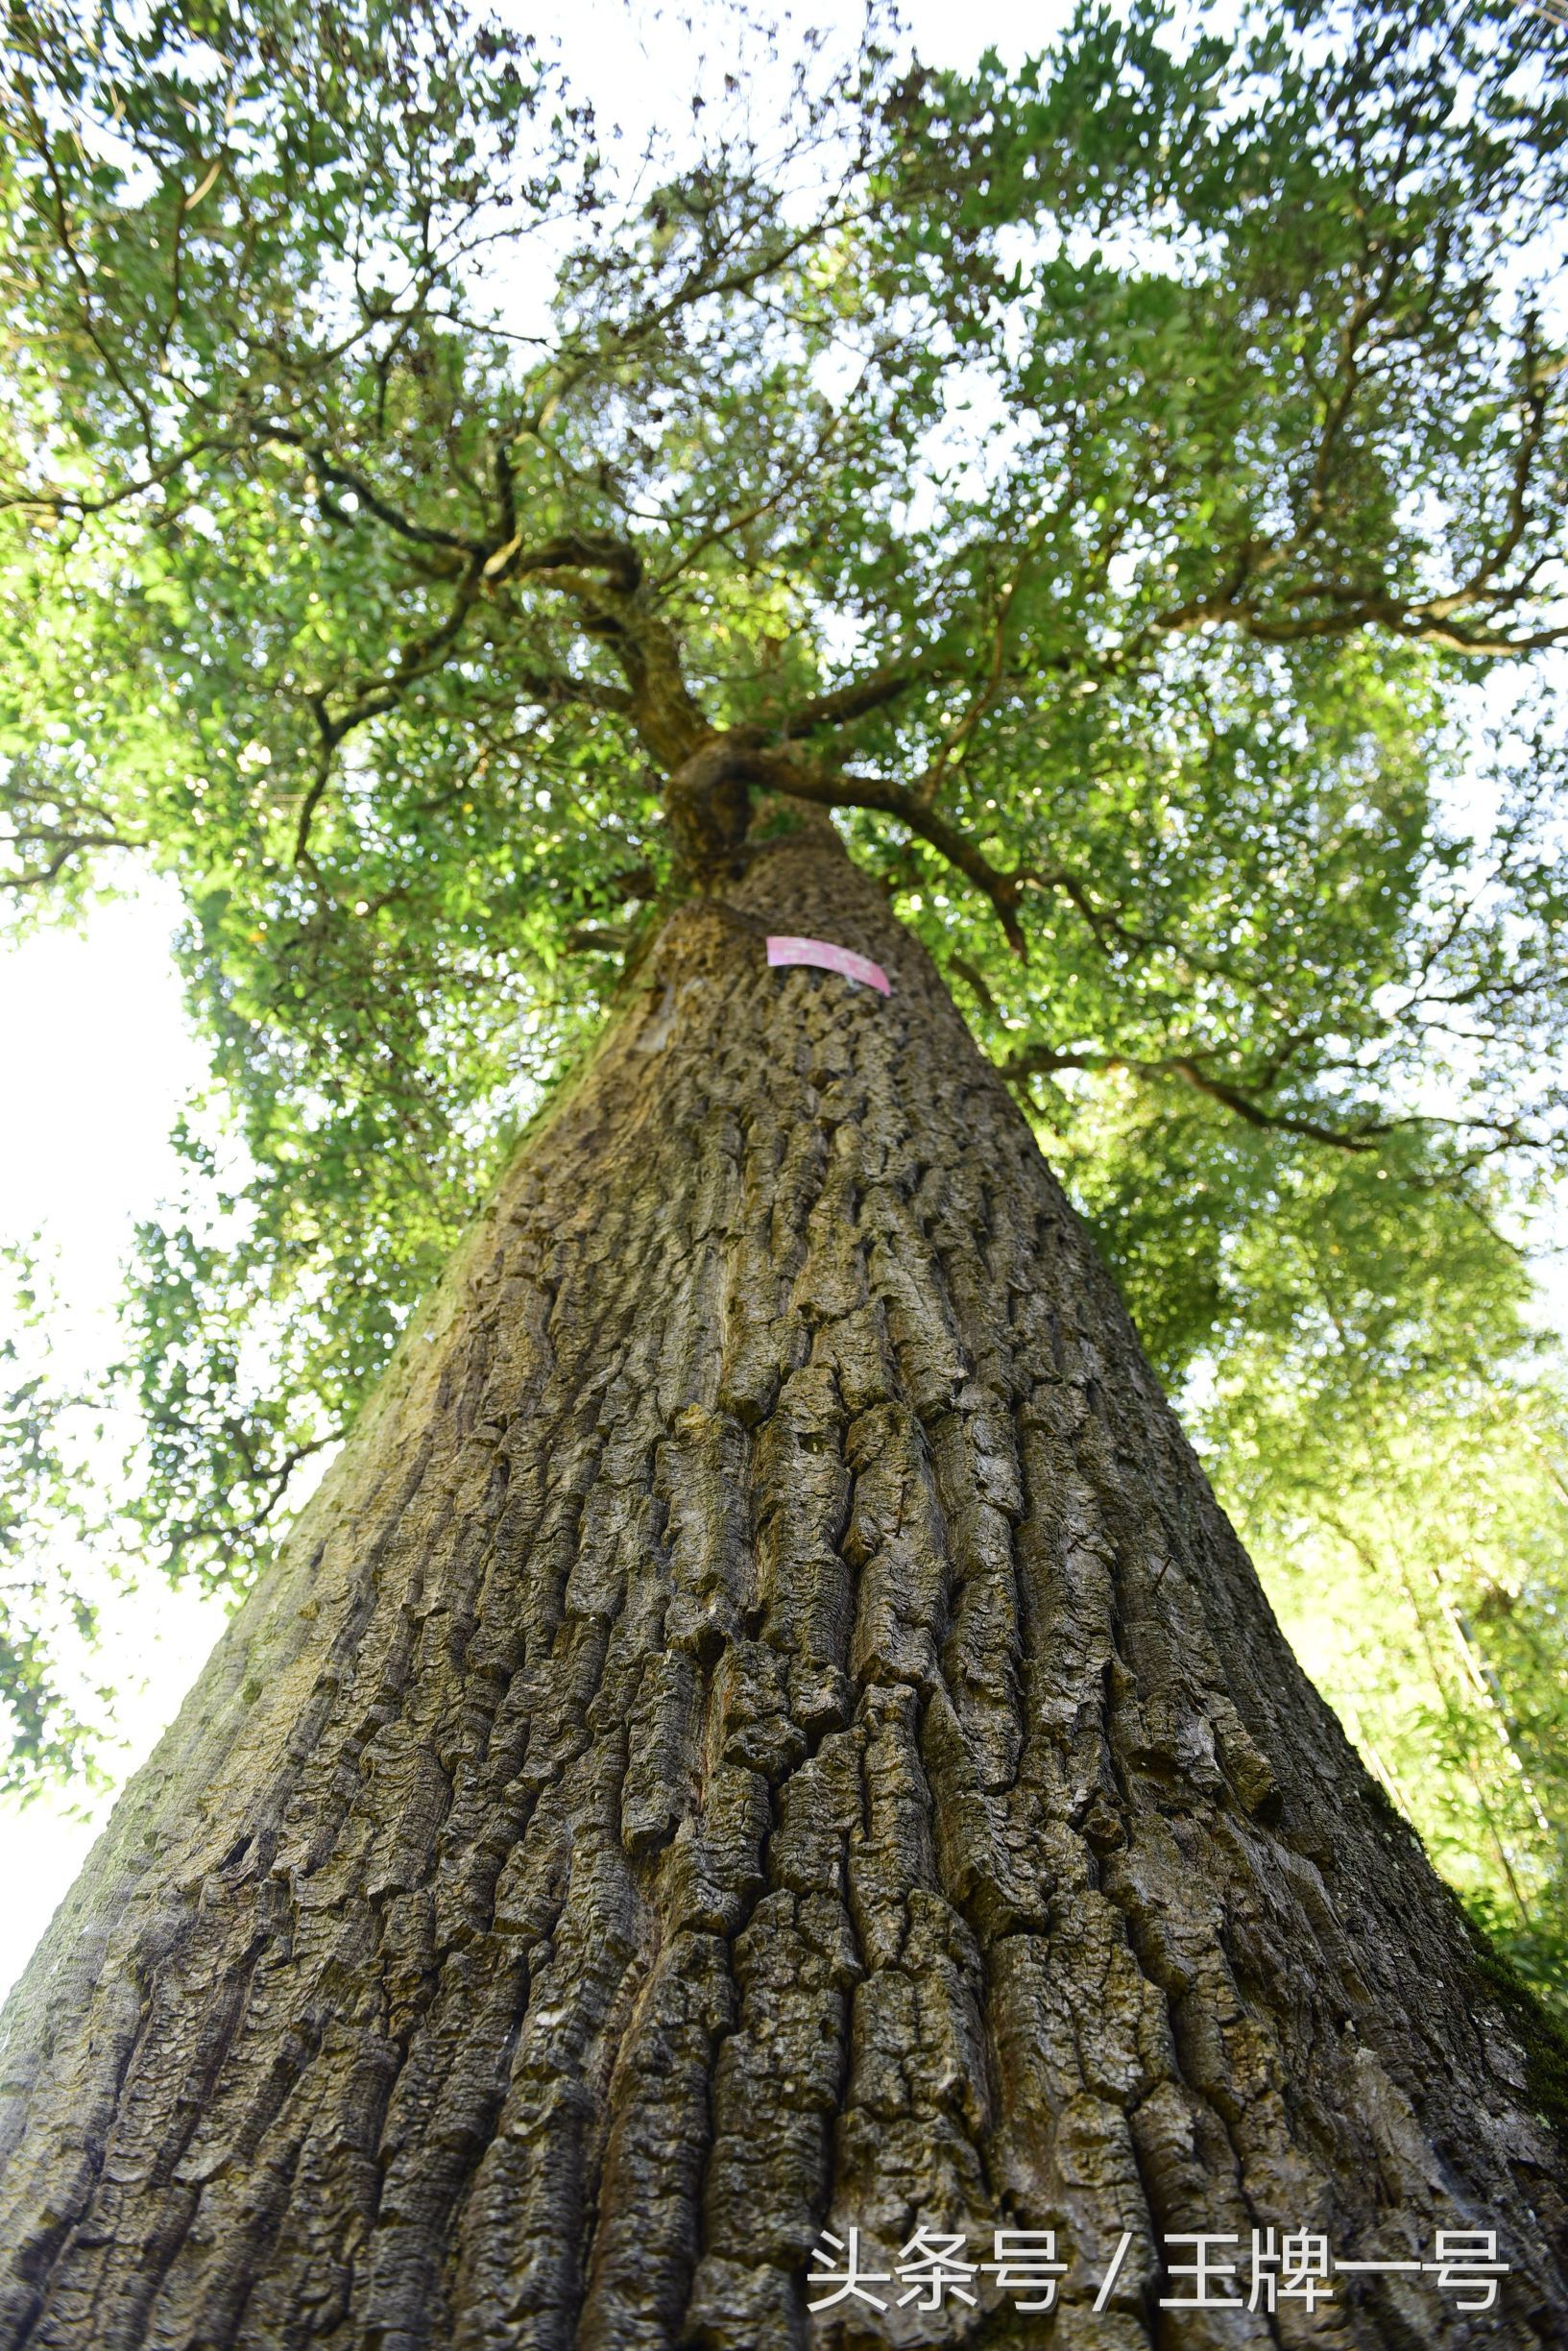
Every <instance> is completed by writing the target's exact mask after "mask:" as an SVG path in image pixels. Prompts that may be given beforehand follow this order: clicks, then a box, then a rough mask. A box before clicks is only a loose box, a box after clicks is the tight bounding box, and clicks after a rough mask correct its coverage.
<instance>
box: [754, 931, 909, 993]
mask: <svg viewBox="0 0 1568 2351" xmlns="http://www.w3.org/2000/svg"><path fill="white" fill-rule="evenodd" d="M767 959H768V961H769V962H770V963H815V964H816V965H817V966H818V967H819V969H821V970H822V971H835V972H842V973H843V975H844V977H845V979H846V980H858V981H859V982H861V984H862V985H863V986H865V987H874V988H880V990H881V992H882V994H883V995H884V996H890V995H891V994H892V992H893V991H892V987H891V985H890V983H889V982H888V977H887V974H886V973H885V972H884V971H883V969H882V967H881V965H880V963H873V961H872V960H871V957H869V956H863V955H856V953H855V950H854V949H853V948H852V947H835V946H834V945H833V942H832V939H808V938H776V937H774V936H773V935H772V933H769V936H768V943H767Z"/></svg>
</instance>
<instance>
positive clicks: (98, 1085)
mask: <svg viewBox="0 0 1568 2351" xmlns="http://www.w3.org/2000/svg"><path fill="white" fill-rule="evenodd" d="M839 6H840V8H841V9H843V13H844V21H845V23H846V24H848V22H849V21H850V16H851V13H852V12H851V11H850V10H849V9H848V7H847V6H846V5H845V0H839ZM542 13H543V22H547V21H548V20H549V18H550V17H552V16H555V17H556V21H557V22H559V23H560V25H561V26H562V29H563V38H564V46H565V47H566V49H567V57H568V62H569V63H577V62H579V61H581V68H582V79H583V81H584V83H585V84H586V85H590V86H591V88H592V90H593V94H594V96H595V99H596V102H597V104H598V107H599V111H600V116H601V121H602V120H605V119H609V120H612V121H618V122H619V123H620V124H621V125H622V127H623V128H624V129H625V130H626V131H627V132H628V133H630V134H632V135H636V133H637V131H638V129H639V126H640V125H641V124H643V123H646V122H647V121H648V120H650V119H652V118H655V117H657V116H658V114H659V113H660V111H661V110H664V111H666V112H667V111H668V109H670V108H671V107H672V106H674V105H678V104H679V103H680V102H681V99H682V97H683V95H684V93H683V92H682V90H681V89H680V88H679V86H678V83H677V79H676V76H675V75H674V73H673V72H672V66H671V60H672V51H671V45H670V42H669V39H668V33H669V26H668V23H667V21H666V24H665V25H664V26H663V27H662V28H661V33H660V35H659V36H652V35H644V36H637V35H635V34H634V35H633V36H632V37H630V38H629V37H628V25H627V17H626V13H625V11H624V9H623V8H622V6H621V5H620V0H571V4H570V6H569V8H568V7H566V6H564V5H563V6H562V7H561V8H560V12H559V15H557V13H556V11H555V10H554V9H551V10H548V11H545V12H541V11H540V10H539V9H537V8H536V7H530V23H531V25H532V27H533V29H534V30H536V31H539V30H543V22H542ZM815 13H816V12H813V11H811V10H810V9H809V8H807V9H805V10H803V11H802V12H801V14H802V15H803V16H811V15H813V14H815ZM853 13H855V14H857V13H858V12H857V11H856V12H853ZM1067 13H1068V10H1067V8H1066V7H1065V6H1064V5H1062V0H1044V5H1034V6H1030V5H1025V4H1023V0H987V5H986V6H984V7H983V8H979V9H977V8H975V7H974V6H972V5H963V6H960V5H957V4H956V0H905V6H904V15H905V22H906V24H907V25H908V26H909V27H910V30H911V32H912V34H913V37H914V40H915V43H916V45H917V47H918V48H919V49H920V51H921V52H922V54H923V55H924V56H926V57H927V58H928V59H929V60H930V61H933V62H937V63H944V64H949V63H951V64H954V65H963V64H966V63H970V62H972V61H974V59H975V58H976V57H977V54H978V53H979V51H980V50H981V49H982V48H984V47H986V46H988V45H995V46H996V47H998V48H999V49H1000V50H1001V52H1002V54H1003V56H1004V57H1007V58H1008V59H1009V60H1011V59H1016V58H1017V57H1018V56H1020V55H1022V54H1023V53H1024V52H1025V51H1026V50H1028V49H1030V48H1037V47H1039V46H1040V45H1041V44H1042V43H1043V42H1044V41H1045V40H1046V39H1047V38H1048V37H1049V34H1050V32H1051V30H1052V28H1053V26H1054V25H1055V24H1056V23H1058V22H1059V21H1061V20H1062V19H1063V18H1064V17H1065V16H1066V14H1067ZM177 918H178V899H177V895H176V893H175V891H174V890H173V888H172V886H167V887H162V888H159V887H156V886H149V887H147V888H146V889H145V890H144V891H143V892H142V893H141V894H140V895H139V896H138V897H136V898H134V899H132V900H128V901H124V902H120V903H117V904H114V905H111V906H108V907H105V908H103V909H99V910H98V911H97V912H95V913H94V914H93V915H92V916H91V917H90V919H89V920H88V921H87V923H86V925H85V927H84V930H83V931H81V932H80V933H58V932H57V933H47V934H44V935H42V936H39V937H37V938H35V939H33V940H31V941H29V942H28V943H27V944H25V945H24V946H22V947H20V948H18V949H14V950H12V952H11V954H10V955H9V956H3V957H0V1102H4V1103H6V1105H7V1107H8V1110H9V1112H10V1114H11V1118H12V1125H11V1128H10V1132H9V1135H8V1137H7V1139H6V1142H5V1144H4V1146H3V1147H0V1239H6V1238H12V1237H20V1236H25V1235H28V1234H31V1233H32V1232H34V1231H35V1230H36V1229H39V1228H41V1229H42V1231H43V1233H44V1235H45V1238H46V1241H47V1243H48V1244H50V1245H52V1246H53V1248H55V1249H56V1250H57V1251H58V1272H59V1276H60V1288H61V1293H62V1297H63V1298H64V1301H65V1307H66V1314H65V1318H64V1325H63V1327H62V1329H61V1330H60V1333H59V1335H58V1336H59V1345H60V1349H61V1351H62V1352H63V1353H64V1354H65V1355H66V1357H67V1358H72V1357H74V1358H76V1359H78V1360H80V1361H82V1362H84V1363H86V1364H90V1363H91V1362H92V1361H93V1360H95V1359H96V1360H97V1361H100V1362H101V1361H102V1360H103V1359H104V1357H105V1356H106V1355H107V1353H108V1352H109V1347H110V1346H111V1345H112V1322H111V1317H112V1308H113V1302H114V1299H115V1297H116V1295H117V1292H118V1287H119V1267H120V1263H121V1260H122V1258H123V1256H124V1254H125V1252H126V1250H127V1248H128V1247H129V1244H130V1240H131V1229H132V1226H133V1224H134V1222H135V1221H136V1220H137V1219H138V1218H140V1217H145V1216H146V1215H148V1214H149V1213H150V1212H151V1211H152V1210H153V1208H154V1207H155V1206H156V1205H157V1201H158V1200H159V1198H160V1196H162V1195H163V1194H164V1193H165V1192H167V1191H168V1190H170V1189H172V1188H173V1185H174V1183H175V1180H176V1162H175V1160H174V1157H173V1154H172V1152H171V1151H170V1150H169V1147H168V1143H167V1136H168V1133H169V1129H170V1127H171V1125H172V1123H173V1121H174V1119H175V1116H176V1114H177V1112H178V1111H179V1109H180V1107H181V1103H182V1102H183V1101H184V1099H185V1098H186V1096H187V1095H188V1094H189V1092H190V1091H191V1089H192V1088H193V1087H194V1086H196V1085H197V1084H198V1083H199V1082H200V1080H201V1079H202V1077H203V1074H204V1070H203V1060H202V1055H201V1053H200V1051H199V1049H198V1047H197V1045H196V1043H195V1041H194V1039H193V1038H192V1036H191V1034H190V1032H189V1030H188V1028H187V1026H186V1023H185V1020H184V1017H183V1014H182V1010H181V1002H180V993H179V987H178V982H177V981H176V978H175V974H174V971H173V967H172V964H171V961H170V956H169V936H170V933H171V931H172V929H173V926H174V923H175V921H176V920H177ZM1555 1303H1556V1304H1558V1305H1561V1306H1563V1307H1565V1308H1568V1290H1564V1291H1559V1293H1558V1296H1557V1298H1556V1301H1555ZM1563 1319H1564V1320H1568V1315H1565V1316H1564V1318H1563ZM104 1610H105V1618H106V1624H105V1630H106V1635H107V1643H106V1645H107V1647H108V1650H109V1654H110V1656H111V1657H112V1660H113V1670H114V1673H115V1676H116V1678H117V1680H118V1681H119V1682H120V1684H121V1686H122V1688H123V1689H124V1691H125V1698H124V1703H123V1705H122V1707H121V1709H120V1710H119V1721H120V1723H121V1726H122V1728H123V1730H124V1733H125V1736H126V1740H127V1748H126V1757H125V1762H126V1769H127V1770H129V1769H130V1768H132V1767H133V1765H134V1763H136V1762H138V1761H139V1760H140V1759H141V1758H142V1757H143V1756H145V1755H146V1753H147V1752H148V1751H149V1750H150V1748H151V1747H152V1745H153V1744H154V1742H155V1740H156V1739H157V1734H158V1733H159V1732H160V1730H161V1729H162V1727H163V1725H164V1724H165V1723H166V1722H167V1721H168V1720H169V1718H170V1717H171V1716H172V1715H173V1713H174V1712H175V1710H176V1709H177V1708H178V1706H179V1704H180V1701H181V1698H182V1697H183V1695H184V1692H185V1690H186V1689H187V1688H188V1686H189V1685H190V1684H191V1682H192V1681H193V1679H194V1678H195V1675H196V1673H197V1671H198V1670H199V1667H200V1665H201V1662H202V1660H203V1659H204V1658H205V1654H206V1652H207V1650H208V1649H209V1648H210V1646H211V1644H212V1641H213V1639H214V1638H215V1637H216V1635H217V1633H218V1631H219V1630H220V1629H221V1626H222V1623H223V1613H224V1612H223V1609H222V1607H221V1605H220V1604H219V1603H218V1602H216V1601H211V1600H208V1601H203V1600H200V1599H199V1598H197V1597H195V1596H194V1595H192V1594H189V1593H176V1592H173V1591H171V1590H170V1589H169V1588H168V1587H167V1586H166V1585H165V1584H163V1583H162V1581H161V1579H160V1578H158V1577H157V1576H156V1575H155V1576H153V1577H150V1578H149V1581H148V1585H147V1588H145V1589H144V1590H143V1591H141V1592H140V1593H138V1594H134V1595H131V1596H127V1595H126V1594H124V1593H123V1592H114V1591H109V1592H108V1593H106V1594H105V1596H104ZM79 1807H80V1798H79V1797H78V1798H74V1799H73V1798H72V1797H71V1796H69V1795H62V1796H60V1797H58V1798H44V1799H40V1800H39V1801H37V1802H36V1803H35V1804H34V1805H33V1806H30V1807H28V1808H27V1809H25V1810H21V1811H18V1810H16V1809H15V1808H14V1807H12V1806H5V1805H4V1804H3V1803H0V1885H3V1886H4V1888H5V1895H6V1899H5V1902H4V1903H3V1904H0V1991H3V1990H4V1989H6V1988H7V1987H9V1985H10V1983H11V1981H12V1978H13V1977H14V1975H16V1974H17V1973H18V1972H19V1970H20V1968H21V1967H22V1965H23V1964H24V1962H25V1960H26V1958H27V1956H28V1954H29V1952H30V1951H31V1950H32V1948H33V1945H34V1943H35V1942H36V1939H37V1936H38V1935H39V1933H40V1932H41V1931H42V1929H43V1927H44V1926H45V1924H46V1923H47V1921H48V1918H49V1916H50V1913H51V1912H52V1911H53V1909H54V1907H55V1905H56V1903H58V1902H59V1901H60V1897H61V1896H62V1894H63V1893H64V1892H65V1890H66V1889H67V1887H68V1886H69V1885H70V1883H71V1880H72V1879H73V1878H74V1877H75V1875H76V1873H77V1871H78V1869H79V1868H80V1866H81V1864H82V1861H83V1859H84V1856H85V1854H86V1850H87V1847H88V1845H89V1843H90V1842H91V1839H92V1836H93V1835H94V1834H95V1833H96V1830H97V1828H98V1826H100V1825H101V1822H102V1818H103V1815H104V1812H105V1810H106V1808H107V1805H106V1803H105V1802H99V1803H97V1804H96V1805H93V1806H89V1807H86V1808H85V1809H84V1810H82V1809H80V1808H79Z"/></svg>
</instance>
